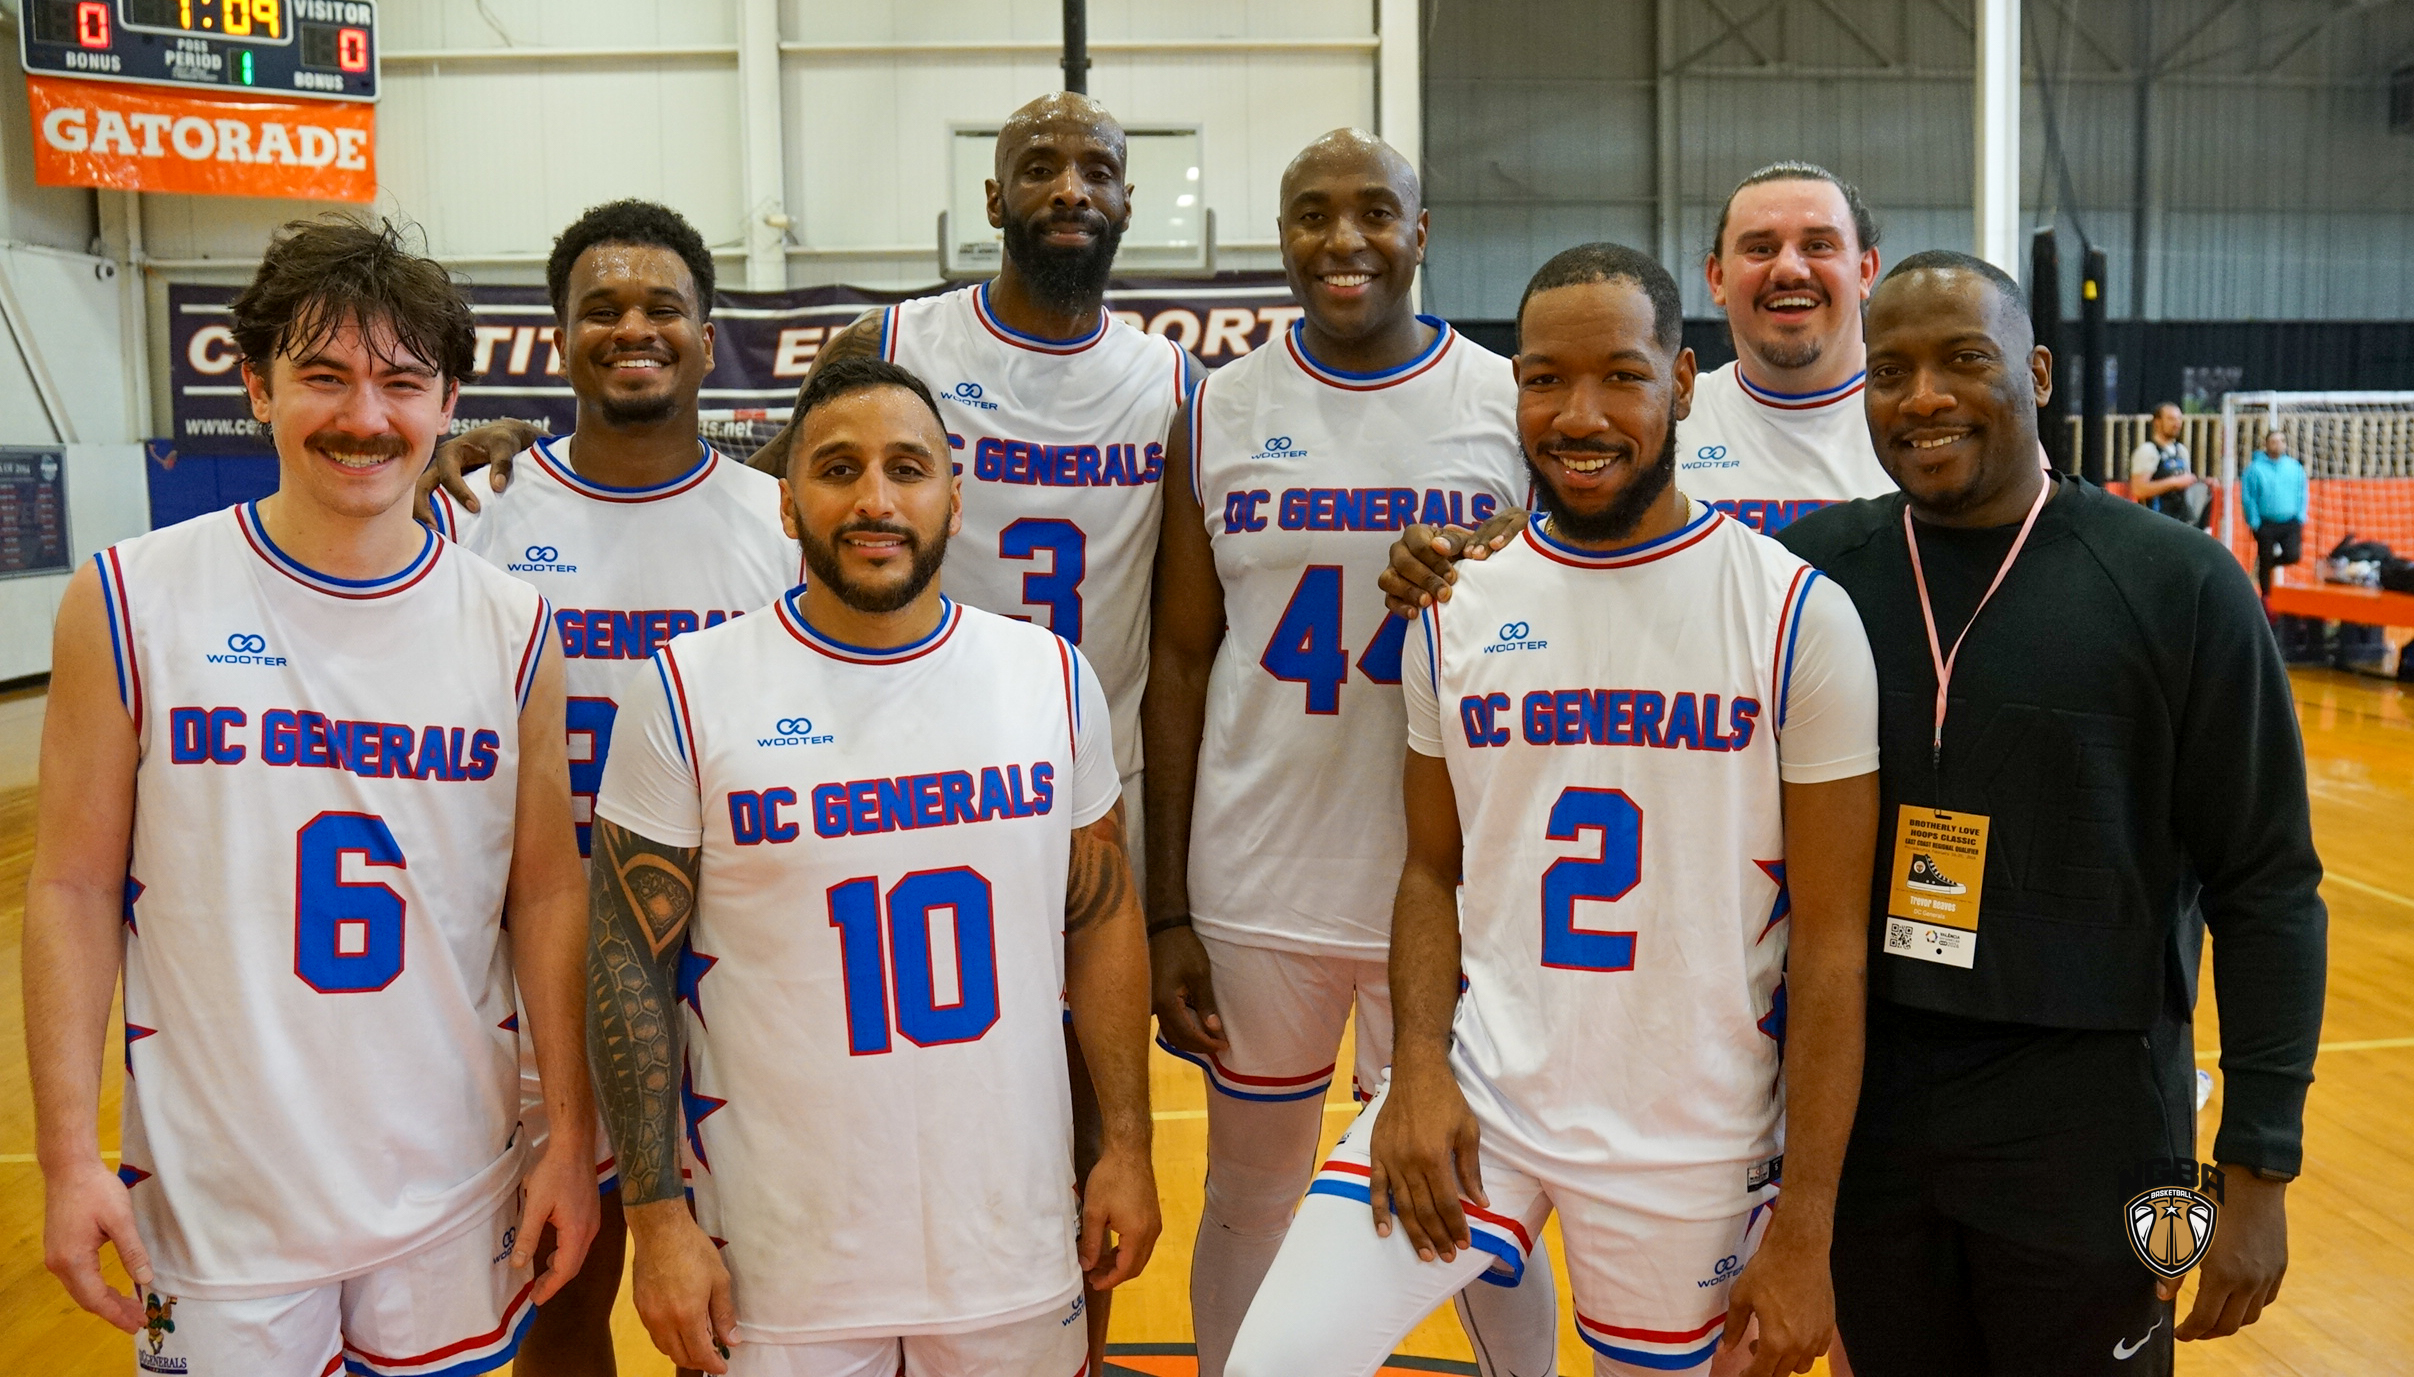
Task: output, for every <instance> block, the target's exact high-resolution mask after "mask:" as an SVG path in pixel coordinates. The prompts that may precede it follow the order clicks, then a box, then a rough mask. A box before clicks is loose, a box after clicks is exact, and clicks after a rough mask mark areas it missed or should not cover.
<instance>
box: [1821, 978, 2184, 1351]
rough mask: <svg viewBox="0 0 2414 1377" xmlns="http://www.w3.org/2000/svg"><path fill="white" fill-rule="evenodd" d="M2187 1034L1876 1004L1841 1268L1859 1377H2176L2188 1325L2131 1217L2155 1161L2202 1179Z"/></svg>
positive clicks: (1848, 1176)
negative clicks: (2145, 1255) (2135, 1236)
mask: <svg viewBox="0 0 2414 1377" xmlns="http://www.w3.org/2000/svg"><path fill="white" fill-rule="evenodd" d="M2188 1033H2189V1030H2188V1028H2187V1026H2186V1025H2184V1024H2173V1025H2169V1026H2166V1027H2164V1028H2161V1029H2158V1030H2156V1032H2155V1033H2153V1034H2151V1035H2149V1034H2145V1033H2121V1032H2079V1031H2069V1030H2062V1029H2048V1028H2028V1027H2020V1026H2017V1025H2008V1024H1988V1023H1974V1022H1971V1021H1968V1020H1963V1019H1954V1018H1947V1017H1944V1016H1942V1015H1936V1014H1927V1013H1922V1012H1919V1011H1916V1010H1910V1009H1904V1008H1901V1007H1899V1006H1896V1005H1891V1004H1888V1003H1886V1002H1885V1001H1883V1000H1873V1001H1872V1008H1871V1010H1870V1018H1869V1052H1868V1059H1867V1065H1866V1069H1865V1070H1864V1071H1863V1073H1862V1080H1861V1107H1860V1114H1859V1117H1858V1119H1857V1121H1856V1122H1855V1123H1854V1125H1853V1133H1852V1144H1851V1147H1850V1149H1849V1150H1848V1151H1847V1153H1846V1156H1845V1161H1844V1175H1843V1182H1842V1186H1841V1189H1840V1190H1839V1192H1838V1195H1837V1200H1836V1235H1835V1254H1834V1259H1835V1261H1834V1272H1835V1283H1836V1323H1837V1327H1838V1328H1839V1329H1840V1330H1841V1331H1842V1333H1843V1336H1844V1348H1845V1351H1846V1352H1847V1353H1848V1354H1850V1355H1851V1357H1852V1366H1853V1370H1854V1372H1855V1373H1857V1374H1858V1375H1859V1377H1928V1375H1929V1374H1937V1375H1938V1377H1944V1375H1945V1374H1950V1375H1951V1377H1980V1375H1981V1374H1988V1373H1993V1374H1998V1375H1999V1377H2012V1375H2013V1374H2018V1375H2019V1377H2032V1374H2042V1373H2052V1374H2055V1377H2087V1374H2098V1373H2100V1374H2104V1377H2149V1374H2151V1375H2152V1377H2168V1374H2169V1373H2170V1371H2171V1351H2172V1350H2171V1326H2172V1323H2173V1317H2172V1307H2171V1306H2170V1305H2168V1304H2165V1303H2163V1302H2161V1301H2159V1300H2157V1299H2156V1298H2155V1295H2154V1284H2155V1280H2156V1278H2155V1276H2154V1274H2153V1273H2152V1272H2150V1271H2148V1270H2147V1269H2146V1267H2145V1265H2144V1264H2143V1263H2141V1262H2139V1261H2138V1259H2137V1256H2136V1254H2135V1253H2134V1252H2133V1251H2132V1250H2131V1247H2130V1244H2129V1241H2128V1237H2127V1234H2126V1232H2125V1230H2126V1227H2127V1226H2126V1223H2125V1214H2126V1210H2125V1206H2126V1203H2127V1201H2128V1200H2129V1198H2130V1197H2131V1196H2133V1195H2135V1194H2136V1193H2137V1192H2138V1191H2139V1190H2141V1189H2143V1188H2144V1187H2143V1184H2142V1183H2141V1180H2140V1178H2141V1176H2142V1175H2143V1174H2144V1172H2145V1171H2146V1170H2148V1169H2149V1166H2150V1164H2151V1163H2152V1162H2153V1161H2155V1160H2158V1159H2161V1160H2168V1159H2176V1158H2185V1159H2188V1160H2190V1161H2193V1160H2194V1157H2195V1152H2194V1138H2193V1135H2194V1131H2195V1130H2194V1118H2195V1116H2194V1107H2195V1099H2194V1095H2195V1070H2194V1062H2193V1060H2192V1052H2191V1048H2190V1042H2189V1036H2188ZM2124 1355H2126V1356H2124Z"/></svg>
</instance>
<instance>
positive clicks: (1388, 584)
mask: <svg viewBox="0 0 2414 1377" xmlns="http://www.w3.org/2000/svg"><path fill="white" fill-rule="evenodd" d="M1526 516H1527V513H1526V512H1525V511H1523V510H1522V509H1519V508H1511V509H1509V510H1508V511H1505V512H1502V513H1500V514H1499V515H1497V516H1495V517H1493V518H1492V519H1491V520H1489V521H1487V522H1485V523H1484V524H1483V525H1481V526H1478V527H1476V528H1475V529H1474V530H1469V529H1467V528H1466V527H1464V526H1428V525H1426V524H1425V523H1423V522H1418V523H1416V524H1415V525H1412V526H1410V527H1409V528H1408V529H1407V530H1405V531H1402V532H1401V533H1400V538H1399V539H1398V540H1395V541H1393V542H1392V545H1391V567H1390V568H1387V569H1385V570H1384V571H1383V572H1382V573H1380V574H1377V575H1376V576H1375V584H1376V586H1377V587H1379V588H1381V589H1382V590H1383V605H1384V606H1385V607H1388V608H1390V609H1391V613H1392V615H1393V616H1395V617H1406V618H1408V619H1409V620H1411V621H1413V620H1415V619H1416V616H1417V614H1418V613H1420V612H1422V611H1424V610H1425V609H1426V608H1428V607H1430V606H1432V605H1433V604H1435V603H1437V602H1448V601H1450V585H1452V584H1454V583H1456V582H1458V570H1457V568H1456V567H1455V566H1456V565H1457V563H1458V562H1459V561H1460V560H1462V559H1476V560H1480V559H1488V558H1490V557H1491V556H1492V555H1493V554H1494V553H1495V552H1496V551H1499V550H1500V549H1502V548H1504V547H1505V546H1507V545H1508V543H1509V542H1510V541H1511V540H1513V539H1515V538H1516V536H1517V533H1518V532H1519V531H1522V530H1524V529H1525V528H1526Z"/></svg>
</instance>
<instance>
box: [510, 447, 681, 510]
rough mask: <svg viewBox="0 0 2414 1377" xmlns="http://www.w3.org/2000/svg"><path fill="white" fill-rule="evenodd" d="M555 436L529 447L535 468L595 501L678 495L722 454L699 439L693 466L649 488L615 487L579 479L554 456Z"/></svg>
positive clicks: (576, 473)
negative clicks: (551, 445)
mask: <svg viewBox="0 0 2414 1377" xmlns="http://www.w3.org/2000/svg"><path fill="white" fill-rule="evenodd" d="M558 438H560V437H558V436H551V435H548V436H543V437H540V438H539V439H538V440H537V442H536V443H535V444H533V445H530V446H529V447H528V452H529V453H531V454H534V455H535V456H536V466H537V468H538V469H540V470H542V471H543V472H545V473H546V474H549V475H551V477H552V478H553V480H554V481H555V482H557V483H559V484H561V485H562V486H563V487H565V488H568V489H569V490H570V491H572V492H574V493H577V494H578V495H579V496H581V497H592V498H594V499H595V500H596V501H598V502H659V501H661V500H662V499H663V498H666V497H677V496H678V495H679V494H681V493H683V492H686V491H687V490H688V489H690V488H693V487H695V486H696V485H697V484H699V483H701V482H703V481H704V480H705V479H707V478H710V477H712V471H713V467H714V466H715V465H717V464H719V463H720V462H721V456H720V455H719V454H718V453H717V452H715V451H714V449H713V447H712V446H710V445H708V444H705V443H704V442H703V441H701V440H699V441H697V442H696V450H697V454H696V466H695V467H694V468H691V469H689V470H688V471H687V472H685V473H683V474H680V475H679V476H678V477H676V478H674V479H671V480H670V481H669V482H667V483H657V484H655V485H654V486H652V487H650V488H616V487H613V486H612V485H611V484H609V483H598V482H596V481H595V480H594V479H592V478H581V477H580V476H579V475H578V471H577V470H575V469H573V468H571V467H570V465H569V464H567V463H565V462H563V461H562V460H560V459H557V458H555V457H554V454H553V450H552V449H551V448H550V446H549V442H550V441H552V440H555V439H558Z"/></svg>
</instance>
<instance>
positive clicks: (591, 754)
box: [437, 488, 620, 830]
mask: <svg viewBox="0 0 2414 1377" xmlns="http://www.w3.org/2000/svg"><path fill="white" fill-rule="evenodd" d="M437 491H439V492H441V491H443V489H441V488H439V489H437ZM572 703H601V704H603V705H604V706H605V707H607V708H610V709H611V710H612V720H613V721H614V722H615V723H617V722H619V720H620V704H618V703H616V702H614V701H612V700H611V699H609V698H602V697H593V696H589V695H585V694H573V695H572V696H570V697H567V698H564V699H563V700H562V745H563V747H564V749H565V750H566V749H567V748H568V746H569V744H570V740H571V738H572V737H579V736H583V737H585V738H587V760H574V761H570V762H568V763H569V764H571V765H584V764H586V763H587V761H594V762H595V763H596V764H597V765H601V764H602V763H603V762H602V761H601V760H599V759H597V757H596V750H595V747H596V745H597V744H598V743H597V742H596V740H595V738H596V736H597V735H598V733H597V732H596V730H595V729H594V728H593V727H573V726H571V725H569V721H570V706H569V705H570V704H572ZM606 730H609V728H606ZM595 787H596V790H597V792H601V791H602V789H603V781H602V780H600V779H598V780H596V781H595ZM570 797H572V798H574V799H581V798H583V799H585V800H586V801H587V821H586V823H585V824H584V825H585V826H586V827H587V828H589V829H590V830H592V829H593V828H594V826H595V795H594V794H582V793H580V792H579V791H578V790H576V789H572V790H571V791H570ZM570 821H571V822H573V823H576V822H578V819H577V818H576V817H575V816H573V817H572V818H571V819H570Z"/></svg>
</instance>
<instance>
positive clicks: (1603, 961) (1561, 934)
mask: <svg viewBox="0 0 2414 1377" xmlns="http://www.w3.org/2000/svg"><path fill="white" fill-rule="evenodd" d="M1588 829H1589V830H1593V831H1598V832H1599V833H1600V834H1601V854H1600V857H1599V858H1598V859H1594V860H1586V859H1583V858H1581V857H1576V856H1563V857H1561V858H1560V859H1558V860H1556V861H1553V862H1551V868H1550V869H1548V870H1545V871H1544V872H1542V964H1543V965H1545V966H1555V967H1558V968H1560V969H1562V970H1575V971H1631V970H1633V969H1634V934H1633V933H1631V932H1579V931H1577V930H1576V901H1577V900H1578V899H1598V900H1601V901H1603V902H1614V901H1616V900H1619V899H1623V898H1625V897H1626V893H1627V891H1628V890H1631V889H1633V888H1634V887H1635V882H1636V881H1637V880H1640V879H1641V878H1642V877H1643V810H1642V809H1640V808H1637V807H1636V806H1635V802H1634V800H1633V799H1630V798H1628V797H1627V796H1626V793H1625V791H1624V790H1622V789H1577V788H1570V789H1563V790H1561V791H1560V792H1559V799H1558V801H1557V802H1556V803H1553V804H1552V805H1551V826H1550V831H1548V832H1546V833H1544V835H1545V836H1547V837H1549V838H1550V839H1551V840H1552V841H1574V840H1576V837H1577V834H1578V833H1581V832H1584V831H1586V830H1588Z"/></svg>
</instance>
